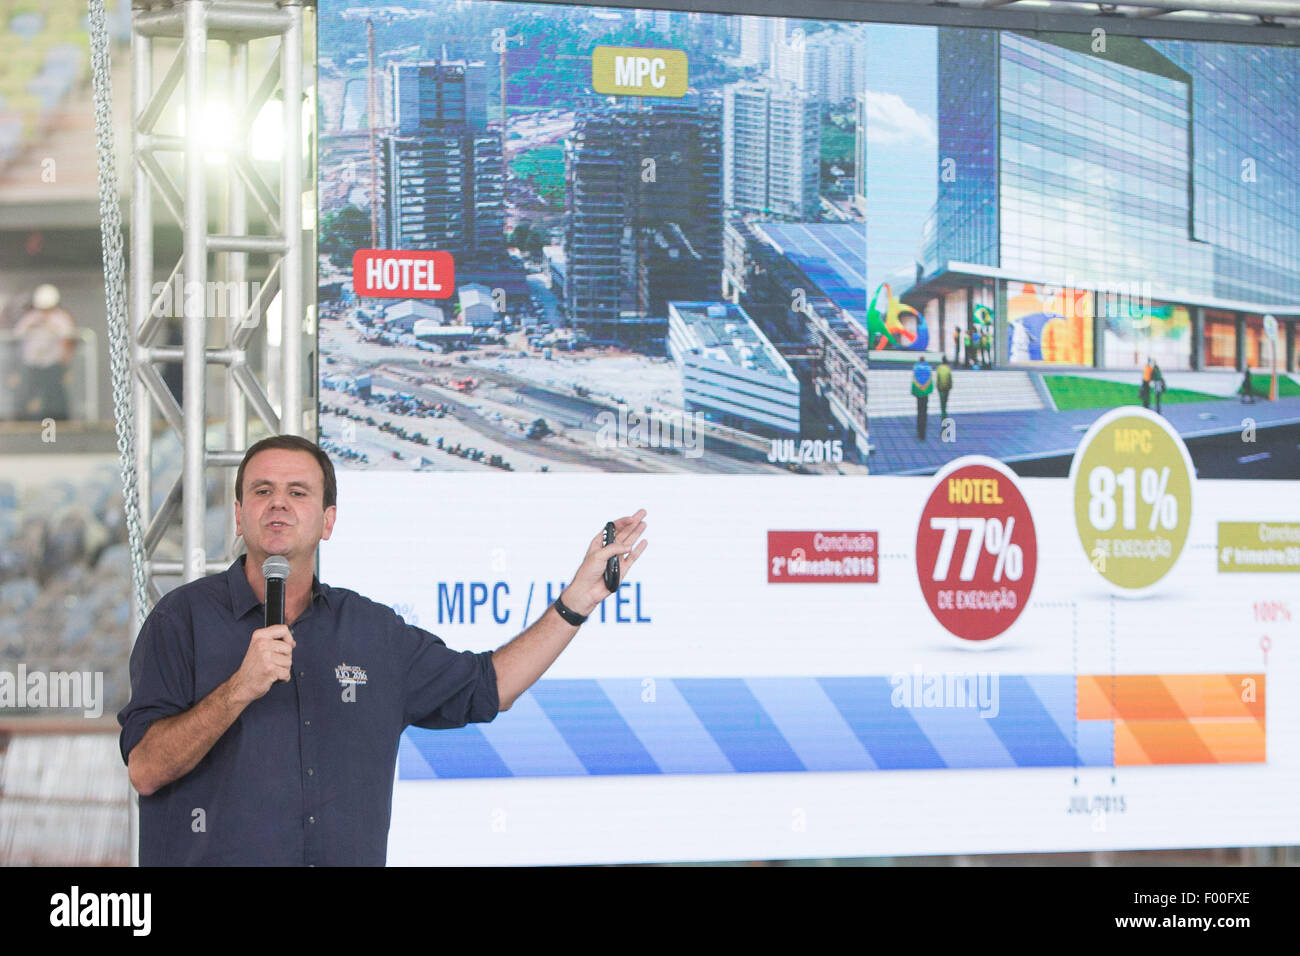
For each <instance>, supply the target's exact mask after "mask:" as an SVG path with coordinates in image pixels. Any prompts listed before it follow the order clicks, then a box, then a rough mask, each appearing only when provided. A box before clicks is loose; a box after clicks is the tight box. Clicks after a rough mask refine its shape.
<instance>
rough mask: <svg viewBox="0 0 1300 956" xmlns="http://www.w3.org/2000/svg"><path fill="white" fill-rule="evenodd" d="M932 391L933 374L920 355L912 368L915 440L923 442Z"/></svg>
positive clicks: (923, 357)
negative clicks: (914, 402) (914, 400)
mask: <svg viewBox="0 0 1300 956" xmlns="http://www.w3.org/2000/svg"><path fill="white" fill-rule="evenodd" d="M932 391H934V373H933V372H932V371H931V369H930V365H929V363H927V362H926V360H925V356H924V355H922V356H921V357H920V358H918V359H917V360H916V364H915V365H913V366H912V394H913V395H915V396H916V440H917V441H925V424H926V419H927V418H928V417H929V415H930V393H931V392H932Z"/></svg>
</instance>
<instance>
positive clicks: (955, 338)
mask: <svg viewBox="0 0 1300 956" xmlns="http://www.w3.org/2000/svg"><path fill="white" fill-rule="evenodd" d="M952 362H953V364H954V365H960V364H961V329H960V328H959V327H957V326H953V330H952Z"/></svg>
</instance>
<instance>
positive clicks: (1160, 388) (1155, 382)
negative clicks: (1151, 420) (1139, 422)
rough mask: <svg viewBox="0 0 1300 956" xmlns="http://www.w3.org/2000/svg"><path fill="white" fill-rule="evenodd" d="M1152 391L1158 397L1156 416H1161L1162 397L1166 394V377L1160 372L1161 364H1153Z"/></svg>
mask: <svg viewBox="0 0 1300 956" xmlns="http://www.w3.org/2000/svg"><path fill="white" fill-rule="evenodd" d="M1151 391H1152V393H1153V394H1154V395H1155V397H1156V414H1157V415H1159V414H1160V397H1161V396H1162V395H1164V393H1165V377H1164V375H1163V374H1161V372H1160V363H1159V362H1153V363H1152V364H1151Z"/></svg>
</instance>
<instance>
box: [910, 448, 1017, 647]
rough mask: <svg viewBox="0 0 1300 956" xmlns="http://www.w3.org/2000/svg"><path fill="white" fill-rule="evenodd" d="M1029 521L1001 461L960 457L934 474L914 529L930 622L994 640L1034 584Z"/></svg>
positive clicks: (977, 639) (969, 637)
mask: <svg viewBox="0 0 1300 956" xmlns="http://www.w3.org/2000/svg"><path fill="white" fill-rule="evenodd" d="M1037 563H1038V543H1037V539H1036V536H1035V532H1034V519H1033V517H1032V516H1031V515H1030V513H1029V506H1028V504H1027V503H1026V502H1025V499H1024V495H1023V494H1021V491H1020V488H1019V486H1018V485H1017V483H1016V477H1015V475H1014V474H1013V473H1012V472H1011V471H1010V470H1008V469H1007V468H1006V466H1005V465H1003V464H1002V463H1001V462H999V461H996V460H994V459H992V458H985V457H984V456H981V455H971V456H967V457H965V458H959V459H957V461H955V462H952V463H951V464H950V465H949V466H948V467H947V468H945V469H944V470H943V471H941V472H940V473H939V475H938V477H937V481H936V483H935V487H934V490H933V491H932V492H931V494H930V497H929V499H928V500H927V501H926V503H925V507H924V509H923V510H922V512H921V519H920V522H919V523H918V526H917V530H916V568H917V577H918V579H919V583H920V585H921V593H922V594H924V595H925V600H926V603H927V604H928V605H929V606H930V610H931V612H932V613H933V614H934V616H935V618H936V619H937V620H938V621H939V623H940V624H942V625H943V626H944V627H945V628H947V630H948V631H950V632H951V633H952V634H954V635H956V636H957V637H959V638H961V639H962V640H964V641H972V642H977V643H982V642H986V641H989V640H990V639H992V638H994V637H997V636H998V635H999V634H1001V633H1002V632H1004V631H1005V630H1006V629H1007V628H1009V627H1010V626H1011V625H1012V624H1013V623H1014V622H1015V620H1016V618H1018V617H1019V616H1020V612H1021V611H1022V610H1023V609H1024V606H1025V604H1026V602H1027V601H1028V599H1029V593H1030V591H1031V590H1032V589H1033V586H1034V573H1035V570H1036V567H1037Z"/></svg>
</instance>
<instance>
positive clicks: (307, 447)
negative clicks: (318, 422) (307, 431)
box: [235, 435, 339, 508]
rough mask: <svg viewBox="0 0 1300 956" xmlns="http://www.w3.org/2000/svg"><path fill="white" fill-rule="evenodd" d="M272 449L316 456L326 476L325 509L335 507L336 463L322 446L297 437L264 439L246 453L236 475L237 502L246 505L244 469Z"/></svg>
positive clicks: (285, 436)
mask: <svg viewBox="0 0 1300 956" xmlns="http://www.w3.org/2000/svg"><path fill="white" fill-rule="evenodd" d="M270 448H283V449H285V450H286V451H305V452H307V454H309V455H312V456H314V457H315V459H316V461H317V462H318V463H319V464H320V470H321V472H322V473H323V474H324V476H325V507H326V508H332V507H334V505H335V503H336V502H337V501H338V494H339V486H338V482H336V481H335V480H334V463H333V462H332V461H330V456H329V455H327V454H325V449H323V448H321V447H320V445H317V444H316V443H315V442H313V441H308V440H307V439H306V438H300V437H298V436H297V435H271V436H270V437H269V438H263V439H262V440H261V441H259V442H254V443H253V444H252V445H250V446H249V448H248V451H246V452H244V460H243V461H241V462H240V463H239V471H237V472H236V473H235V500H236V501H238V502H239V503H240V504H241V505H242V504H243V503H244V467H245V466H246V465H247V464H248V463H249V461H250V460H251V459H252V457H253V456H254V455H256V454H257V453H258V452H259V451H266V450H267V449H270Z"/></svg>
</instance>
